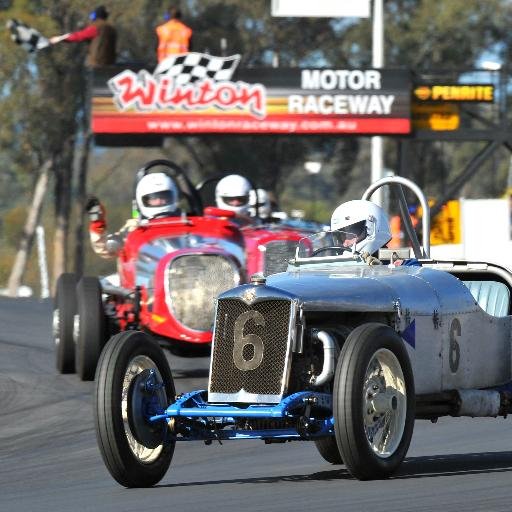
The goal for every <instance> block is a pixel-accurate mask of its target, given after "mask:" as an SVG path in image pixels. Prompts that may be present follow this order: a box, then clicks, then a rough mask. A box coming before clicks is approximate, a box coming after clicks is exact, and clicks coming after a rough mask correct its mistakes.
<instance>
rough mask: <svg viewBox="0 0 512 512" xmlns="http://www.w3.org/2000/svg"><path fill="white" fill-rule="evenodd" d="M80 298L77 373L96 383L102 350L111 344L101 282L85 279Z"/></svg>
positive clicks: (77, 293) (78, 290)
mask: <svg viewBox="0 0 512 512" xmlns="http://www.w3.org/2000/svg"><path fill="white" fill-rule="evenodd" d="M76 296H77V310H78V333H77V340H76V372H77V374H78V376H79V377H80V379H81V380H93V379H94V373H95V371H96V365H97V364H98V359H99V357H100V353H101V349H102V348H103V346H104V345H105V342H106V341H107V322H106V318H105V311H104V309H103V301H102V300H101V284H100V282H99V280H98V279H97V278H96V277H82V279H80V282H79V283H78V286H77V288H76Z"/></svg>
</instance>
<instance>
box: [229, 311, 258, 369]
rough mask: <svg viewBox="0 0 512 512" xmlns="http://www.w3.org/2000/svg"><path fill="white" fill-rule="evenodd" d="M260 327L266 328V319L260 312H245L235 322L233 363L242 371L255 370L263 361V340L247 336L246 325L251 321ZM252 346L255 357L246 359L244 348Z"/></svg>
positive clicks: (252, 335) (250, 335)
mask: <svg viewBox="0 0 512 512" xmlns="http://www.w3.org/2000/svg"><path fill="white" fill-rule="evenodd" d="M251 319H252V321H253V322H254V323H255V324H256V325H258V326H260V327H264V326H265V319H264V318H263V315H262V314H261V313H260V312H259V311H245V312H244V313H242V314H241V315H240V316H239V317H238V318H237V319H236V321H235V329H234V331H235V343H234V346H233V362H234V363H235V366H236V367H237V368H238V369H239V370H242V371H247V370H255V369H256V368H258V366H259V365H260V364H261V362H262V361H263V352H264V346H263V340H262V339H261V338H260V337H259V336H257V335H256V334H245V335H244V327H245V324H246V323H247V322H248V321H249V320H251ZM247 345H252V347H253V355H252V357H251V359H245V357H244V348H245V347H246V346H247Z"/></svg>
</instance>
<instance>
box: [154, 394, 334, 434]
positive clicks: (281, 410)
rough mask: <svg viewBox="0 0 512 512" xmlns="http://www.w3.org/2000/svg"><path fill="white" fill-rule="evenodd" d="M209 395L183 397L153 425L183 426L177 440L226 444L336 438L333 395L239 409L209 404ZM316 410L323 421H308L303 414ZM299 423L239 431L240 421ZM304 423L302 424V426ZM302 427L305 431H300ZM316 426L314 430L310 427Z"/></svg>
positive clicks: (300, 396)
mask: <svg viewBox="0 0 512 512" xmlns="http://www.w3.org/2000/svg"><path fill="white" fill-rule="evenodd" d="M204 396H206V391H204V390H200V391H193V392H191V393H187V394H184V395H181V396H180V397H178V398H177V400H176V402H174V403H173V404H172V405H170V406H169V407H168V408H167V409H166V410H165V412H163V413H162V414H156V415H152V416H150V417H149V418H148V419H149V421H150V422H152V423H153V422H158V421H172V418H176V419H177V420H178V422H179V421H180V420H181V422H182V423H183V426H182V429H181V430H180V434H181V436H176V440H179V441H188V440H198V439H202V440H213V439H217V440H224V439H269V440H271V439H276V440H282V441H286V440H297V439H313V438H320V437H325V436H329V435H333V434H334V419H333V417H332V395H330V394H326V393H316V392H312V391H301V392H298V393H294V394H292V395H290V396H287V397H286V398H284V399H283V400H281V402H279V403H278V404H276V405H258V404H251V405H249V406H247V407H237V406H234V405H230V404H210V403H208V402H206V401H205V400H204ZM311 407H313V408H314V409H315V410H317V411H318V410H322V411H323V414H322V417H321V418H315V417H309V416H308V415H304V412H305V411H306V410H308V409H311ZM243 418H245V419H247V420H250V419H259V420H265V419H267V420H279V419H282V420H297V426H296V427H295V426H293V427H290V426H289V424H290V422H289V421H288V422H287V426H285V427H284V428H268V429H252V428H249V429H247V428H243V429H241V428H236V426H235V424H236V422H237V420H240V419H243ZM301 421H302V423H300V422H301ZM299 424H301V425H302V427H303V428H300V426H299ZM312 425H313V427H312V428H309V430H308V427H307V426H309V427H311V426H312ZM226 427H229V428H226Z"/></svg>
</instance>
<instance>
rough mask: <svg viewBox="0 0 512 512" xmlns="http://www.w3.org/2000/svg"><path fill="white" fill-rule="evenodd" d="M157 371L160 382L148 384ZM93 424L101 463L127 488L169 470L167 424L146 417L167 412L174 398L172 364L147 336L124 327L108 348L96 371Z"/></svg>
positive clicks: (170, 446) (155, 479)
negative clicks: (151, 413)
mask: <svg viewBox="0 0 512 512" xmlns="http://www.w3.org/2000/svg"><path fill="white" fill-rule="evenodd" d="M152 370H154V373H153V375H154V377H155V381H156V383H157V384H158V383H161V384H163V385H161V386H159V385H157V386H156V387H155V388H154V391H153V392H148V391H147V386H145V382H146V381H147V378H148V376H149V375H150V372H151V371H152ZM95 380H96V384H95V392H94V396H95V403H94V422H95V427H96V437H97V440H98V445H99V448H100V452H101V455H102V457H103V461H104V462H105V465H106V466H107V469H108V470H109V472H110V474H111V475H112V476H113V477H114V478H115V479H116V480H117V481H118V482H119V483H120V484H121V485H124V486H125V487H149V486H152V485H155V484H157V483H158V482H159V481H160V480H161V479H162V478H163V476H164V475H165V473H166V472H167V470H168V468H169V465H170V463H171V460H172V456H173V453H174V446H175V444H176V443H175V441H171V440H170V439H169V437H168V430H167V424H166V422H164V421H162V422H157V423H150V422H149V421H147V414H148V407H149V409H150V410H151V411H152V412H153V413H155V414H156V413H157V411H155V408H156V409H158V410H159V411H160V412H162V411H163V410H165V409H166V408H167V407H168V405H169V404H170V403H171V402H172V401H173V400H174V398H175V394H176V393H175V388H174V382H173V378H172V374H171V370H170V368H169V364H168V362H167V359H166V358H165V355H164V353H163V351H162V349H161V348H160V346H159V345H158V344H157V343H156V342H155V341H153V340H152V339H151V338H150V337H149V336H148V335H147V334H145V333H142V332H139V331H125V332H121V333H119V334H116V335H115V336H113V337H112V338H111V339H110V341H109V342H108V343H107V345H106V346H105V348H104V350H103V352H102V354H101V358H100V361H99V363H98V368H97V371H96V379H95Z"/></svg>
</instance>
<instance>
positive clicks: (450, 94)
mask: <svg viewBox="0 0 512 512" xmlns="http://www.w3.org/2000/svg"><path fill="white" fill-rule="evenodd" d="M414 98H415V99H417V100H419V101H456V102H458V101H469V102H493V101H494V85H490V84H464V85H461V84H446V85H444V84H438V85H420V86H418V87H416V88H415V89H414Z"/></svg>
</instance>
